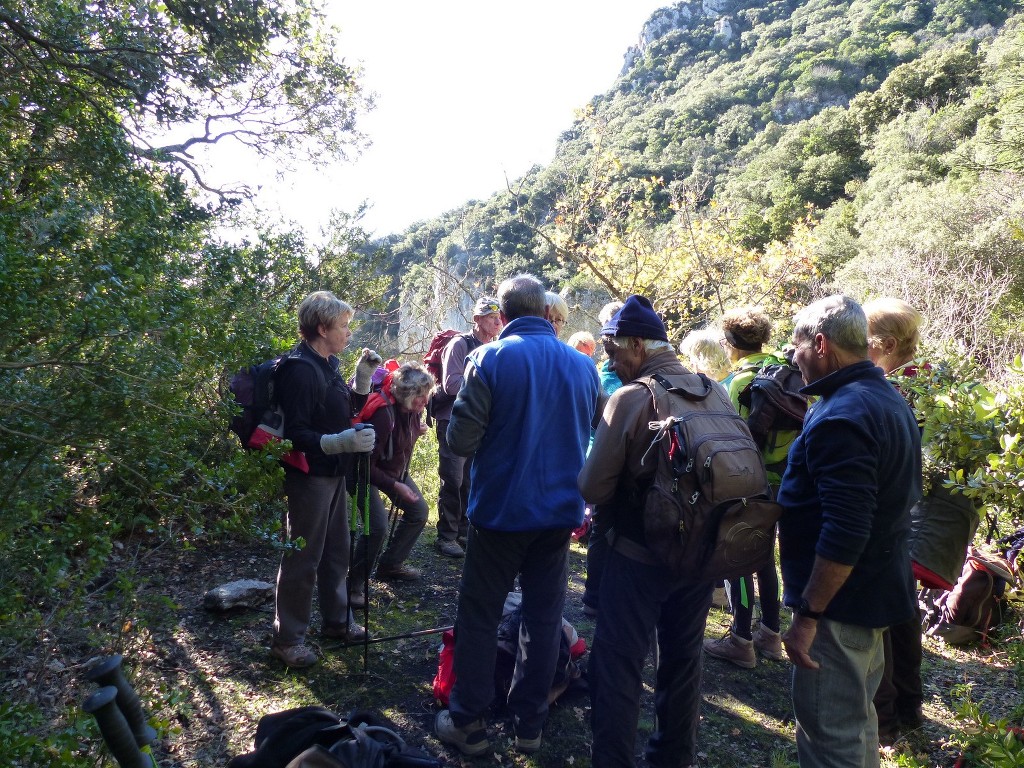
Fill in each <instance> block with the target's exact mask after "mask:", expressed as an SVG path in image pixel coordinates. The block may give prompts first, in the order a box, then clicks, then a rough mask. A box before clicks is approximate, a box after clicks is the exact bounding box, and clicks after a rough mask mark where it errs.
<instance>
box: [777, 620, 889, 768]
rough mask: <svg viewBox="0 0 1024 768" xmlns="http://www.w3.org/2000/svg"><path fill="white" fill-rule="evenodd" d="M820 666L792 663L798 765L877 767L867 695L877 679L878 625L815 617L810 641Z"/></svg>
mask: <svg viewBox="0 0 1024 768" xmlns="http://www.w3.org/2000/svg"><path fill="white" fill-rule="evenodd" d="M811 658H813V659H814V660H815V661H817V662H818V663H819V664H820V665H821V668H820V669H817V670H814V669H803V668H802V667H794V668H793V710H794V713H795V714H796V746H797V753H798V755H799V758H800V768H877V766H878V764H879V756H878V720H877V718H876V716H875V706H874V704H872V702H871V700H872V698H873V697H874V695H875V691H876V690H877V688H878V682H879V680H881V679H882V667H883V666H884V659H883V654H882V630H881V629H874V628H871V627H861V626H857V625H856V624H842V623H840V622H838V621H830V620H829V619H821V620H820V621H819V622H818V634H817V635H816V636H815V638H814V644H813V645H812V646H811Z"/></svg>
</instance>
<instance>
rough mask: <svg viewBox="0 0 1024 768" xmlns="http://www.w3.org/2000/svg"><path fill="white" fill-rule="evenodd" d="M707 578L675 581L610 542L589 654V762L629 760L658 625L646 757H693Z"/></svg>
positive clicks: (629, 767) (669, 766) (709, 587)
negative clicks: (652, 724) (651, 729)
mask: <svg viewBox="0 0 1024 768" xmlns="http://www.w3.org/2000/svg"><path fill="white" fill-rule="evenodd" d="M713 589H714V583H713V582H710V581H707V582H699V583H696V582H680V581H678V580H675V579H673V578H672V576H671V575H670V574H669V572H668V570H667V569H666V568H664V567H662V566H658V565H647V564H645V563H641V562H638V561H636V560H632V559H630V558H628V557H626V556H624V555H623V554H622V553H621V552H619V551H617V550H615V549H614V548H613V549H612V551H611V552H610V553H609V555H608V559H607V561H606V563H605V570H604V576H603V577H602V579H601V612H600V613H599V614H598V617H597V627H596V629H595V631H594V648H593V650H592V651H591V655H590V690H591V702H592V707H591V726H592V728H593V733H594V745H593V758H592V763H591V764H592V765H593V766H594V768H609V767H611V766H614V768H633V766H635V765H636V755H635V753H634V752H635V750H634V744H635V742H636V734H637V728H638V724H639V719H640V692H641V690H642V687H643V667H644V659H645V658H646V657H647V652H648V650H649V649H650V645H651V635H652V633H653V632H654V631H655V630H657V638H658V662H657V666H658V669H657V675H656V683H655V693H654V711H655V715H656V722H655V727H654V732H653V733H652V734H651V736H650V739H649V740H648V745H647V751H646V756H647V764H648V765H651V766H658V768H680V767H681V766H687V765H690V764H693V763H696V756H697V722H698V720H699V718H700V681H701V653H702V644H703V640H704V625H705V624H706V622H707V617H708V610H709V609H710V607H711V593H712V591H713Z"/></svg>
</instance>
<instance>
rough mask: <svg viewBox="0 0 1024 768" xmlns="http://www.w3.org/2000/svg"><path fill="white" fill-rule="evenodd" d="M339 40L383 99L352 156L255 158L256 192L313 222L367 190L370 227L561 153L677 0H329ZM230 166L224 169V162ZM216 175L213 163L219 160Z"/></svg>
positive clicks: (483, 193)
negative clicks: (325, 160) (363, 144)
mask: <svg viewBox="0 0 1024 768" xmlns="http://www.w3.org/2000/svg"><path fill="white" fill-rule="evenodd" d="M326 3H327V7H328V12H329V14H330V17H331V19H332V21H333V22H334V23H335V24H336V25H337V26H338V27H340V29H341V50H342V53H343V55H344V56H345V58H346V60H347V61H349V62H356V61H361V62H362V63H363V66H364V69H365V77H364V85H365V87H366V88H367V90H370V91H373V92H375V93H376V94H377V108H376V109H375V110H374V111H373V112H371V113H370V114H368V115H365V116H363V118H362V120H361V122H360V125H361V128H362V130H363V132H364V133H366V134H367V135H368V136H369V138H370V139H371V141H372V142H373V145H372V146H371V147H370V148H369V149H368V150H366V152H364V153H363V155H362V156H361V157H360V158H359V159H358V160H357V161H356V162H355V163H350V164H339V165H336V166H332V167H330V168H328V169H326V170H323V171H310V170H305V171H297V172H294V173H290V174H288V175H287V176H286V178H285V179H284V180H283V181H277V180H274V179H273V169H260V168H259V167H258V166H255V165H254V164H253V163H252V161H251V160H247V161H244V162H242V163H239V164H237V165H236V166H235V170H234V173H236V174H240V175H241V176H242V178H240V179H238V181H243V182H246V183H249V184H253V185H254V184H258V183H262V184H263V187H262V190H261V192H260V194H259V204H260V205H261V206H262V207H264V208H266V209H268V210H269V211H271V212H277V211H279V212H280V214H281V215H282V216H283V218H285V219H286V220H289V221H295V222H297V223H299V224H300V225H301V226H303V227H304V228H305V229H306V230H307V231H309V232H310V233H311V234H314V235H315V234H317V233H318V232H319V231H320V227H321V225H323V224H326V222H327V220H328V217H329V213H330V211H331V209H333V208H340V209H342V210H346V211H351V210H354V209H355V208H356V206H357V205H358V204H359V203H360V202H361V201H362V200H364V199H365V200H367V201H368V202H369V203H371V204H372V206H373V207H372V209H371V210H370V212H369V213H368V214H367V216H366V218H365V219H364V220H363V225H364V226H365V227H366V228H367V229H368V230H370V231H371V232H372V233H373V234H375V235H376V236H384V235H387V234H390V233H393V232H400V231H401V230H403V229H404V228H405V227H407V226H408V225H410V224H413V223H415V222H417V221H421V220H424V219H428V218H431V217H433V216H436V215H438V214H440V213H443V212H444V211H447V210H450V209H452V208H456V207H458V206H459V205H461V204H462V203H464V202H466V201H468V200H472V199H483V198H486V197H489V196H490V195H491V194H492V193H493V192H495V191H497V190H499V189H504V187H505V178H506V176H507V177H508V178H509V179H516V178H518V177H520V176H522V175H523V174H524V173H525V172H526V171H527V170H529V168H530V167H531V166H533V165H534V164H546V163H548V162H550V160H551V159H552V157H553V156H554V150H555V143H556V141H557V138H558V135H559V134H560V133H561V132H562V131H564V130H566V129H567V128H569V127H570V126H571V124H572V120H573V113H574V111H575V110H576V109H577V108H579V107H581V106H583V105H584V104H586V103H587V102H588V101H589V100H590V98H591V97H592V96H594V95H595V94H597V93H603V92H604V91H606V90H607V89H608V88H609V87H610V86H611V85H612V84H613V83H614V81H615V78H616V77H617V76H618V73H619V71H620V70H621V68H622V61H623V59H622V57H623V54H625V52H626V49H627V48H628V47H629V46H631V45H635V44H636V42H637V40H638V38H639V36H640V30H641V28H642V27H643V24H644V22H645V21H647V19H648V18H649V17H650V16H651V14H652V13H653V12H654V11H655V10H657V9H658V8H660V7H663V6H666V5H669V4H671V2H670V0H518V1H517V2H497V1H495V0H434V1H433V2H430V1H429V0H428V1H427V2H424V0H389V1H380V0H377V1H375V0H360V2H342V1H341V0H326ZM218 170H220V171H222V172H223V169H218ZM218 175H219V173H218Z"/></svg>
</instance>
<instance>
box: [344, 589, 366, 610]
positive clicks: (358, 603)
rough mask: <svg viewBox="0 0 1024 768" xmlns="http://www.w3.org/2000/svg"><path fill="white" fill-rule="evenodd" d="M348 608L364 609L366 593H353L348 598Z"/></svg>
mask: <svg viewBox="0 0 1024 768" xmlns="http://www.w3.org/2000/svg"><path fill="white" fill-rule="evenodd" d="M348 607H349V608H365V607H366V593H365V592H353V593H352V594H351V595H349V596H348Z"/></svg>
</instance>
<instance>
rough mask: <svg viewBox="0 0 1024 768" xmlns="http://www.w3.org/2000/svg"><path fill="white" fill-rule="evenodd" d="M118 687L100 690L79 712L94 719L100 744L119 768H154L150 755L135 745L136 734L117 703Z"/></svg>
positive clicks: (154, 763)
mask: <svg viewBox="0 0 1024 768" xmlns="http://www.w3.org/2000/svg"><path fill="white" fill-rule="evenodd" d="M116 699H117V688H115V687H114V686H113V685H108V686H105V687H103V688H100V689H99V690H98V691H96V693H94V694H92V696H90V697H89V698H88V699H86V700H85V701H84V702H83V703H82V709H84V710H85V711H86V712H88V713H89V714H90V715H92V716H93V717H95V718H96V723H97V725H99V727H100V733H101V734H102V735H103V741H104V742H106V745H107V747H108V748H109V749H110V752H111V754H112V755H113V756H114V759H115V760H116V761H117V764H118V765H119V766H121V768H155V767H156V762H155V761H154V759H153V756H152V755H151V754H146V753H145V752H143V751H142V749H140V748H139V745H138V744H136V743H135V735H134V734H133V733H132V729H131V728H129V727H128V721H127V720H126V719H125V717H124V715H123V714H122V713H121V710H120V709H119V708H118V706H117V703H116Z"/></svg>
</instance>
